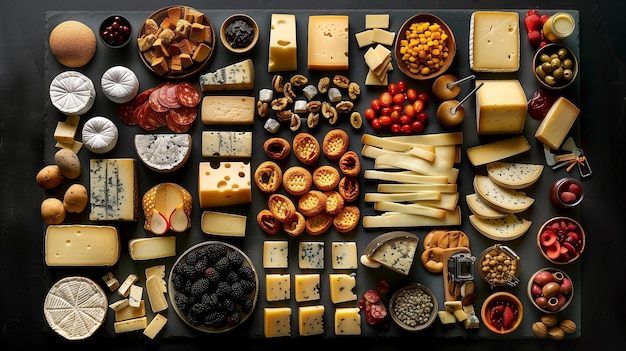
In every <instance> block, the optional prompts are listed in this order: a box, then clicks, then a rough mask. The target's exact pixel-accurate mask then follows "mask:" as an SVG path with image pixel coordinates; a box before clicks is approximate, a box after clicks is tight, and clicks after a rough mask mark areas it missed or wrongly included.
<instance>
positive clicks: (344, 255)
mask: <svg viewBox="0 0 626 351" xmlns="http://www.w3.org/2000/svg"><path fill="white" fill-rule="evenodd" d="M331 251H332V260H333V261H332V265H333V269H356V268H357V267H358V264H357V262H358V258H357V250H356V242H333V243H332V248H331Z"/></svg>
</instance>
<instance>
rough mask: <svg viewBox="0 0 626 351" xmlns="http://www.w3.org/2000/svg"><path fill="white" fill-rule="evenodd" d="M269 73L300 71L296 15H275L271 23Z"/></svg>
mask: <svg viewBox="0 0 626 351" xmlns="http://www.w3.org/2000/svg"><path fill="white" fill-rule="evenodd" d="M270 24H271V26H270V45H269V47H270V51H269V60H268V62H267V71H268V72H281V71H295V70H296V69H298V45H297V39H296V15H293V14H279V13H273V14H272V18H271V22H270Z"/></svg>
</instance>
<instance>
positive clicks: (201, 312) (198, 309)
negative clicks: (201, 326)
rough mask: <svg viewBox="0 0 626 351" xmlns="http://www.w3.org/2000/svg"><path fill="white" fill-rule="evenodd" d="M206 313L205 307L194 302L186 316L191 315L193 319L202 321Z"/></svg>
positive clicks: (200, 303)
mask: <svg viewBox="0 0 626 351" xmlns="http://www.w3.org/2000/svg"><path fill="white" fill-rule="evenodd" d="M207 312H208V308H207V306H205V305H204V304H203V303H202V302H196V303H194V304H193V305H192V306H191V308H190V309H189V311H188V312H187V315H191V316H193V317H196V319H200V320H202V319H204V316H205V315H206V314H207Z"/></svg>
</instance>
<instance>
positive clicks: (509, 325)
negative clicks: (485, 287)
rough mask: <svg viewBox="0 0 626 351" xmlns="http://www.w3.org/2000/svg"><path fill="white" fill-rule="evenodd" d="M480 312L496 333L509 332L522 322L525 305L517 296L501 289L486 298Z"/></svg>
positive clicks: (489, 327)
mask: <svg viewBox="0 0 626 351" xmlns="http://www.w3.org/2000/svg"><path fill="white" fill-rule="evenodd" d="M480 313H481V316H482V320H483V321H484V323H485V326H486V327H487V328H488V329H489V330H491V331H492V332H494V333H496V334H509V333H512V332H514V331H515V330H516V329H517V328H518V327H519V326H520V325H521V324H522V319H523V318H524V305H522V302H521V301H520V300H519V299H518V298H517V296H515V295H513V294H511V293H509V292H506V291H499V292H495V293H493V294H491V295H489V296H488V297H487V298H486V299H485V302H483V305H482V307H481V310H480Z"/></svg>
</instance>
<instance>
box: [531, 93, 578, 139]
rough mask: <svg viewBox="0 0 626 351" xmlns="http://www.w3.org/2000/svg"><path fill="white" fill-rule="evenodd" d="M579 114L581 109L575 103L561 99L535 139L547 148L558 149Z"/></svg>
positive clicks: (550, 112)
mask: <svg viewBox="0 0 626 351" xmlns="http://www.w3.org/2000/svg"><path fill="white" fill-rule="evenodd" d="M579 114H580V109H579V108H578V107H576V105H574V103H572V102H571V101H570V100H568V99H567V98H565V97H563V96H561V97H559V98H558V99H556V101H555V102H554V104H552V107H550V110H548V113H546V116H545V117H544V118H543V120H542V121H541V124H539V127H538V128H537V131H536V132H535V138H537V140H539V141H540V142H541V143H543V144H544V145H545V146H548V147H550V148H552V149H558V148H559V147H560V146H561V144H563V140H565V137H566V136H567V134H568V133H569V131H570V129H571V128H572V126H573V125H574V122H576V119H577V118H578V115H579Z"/></svg>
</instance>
